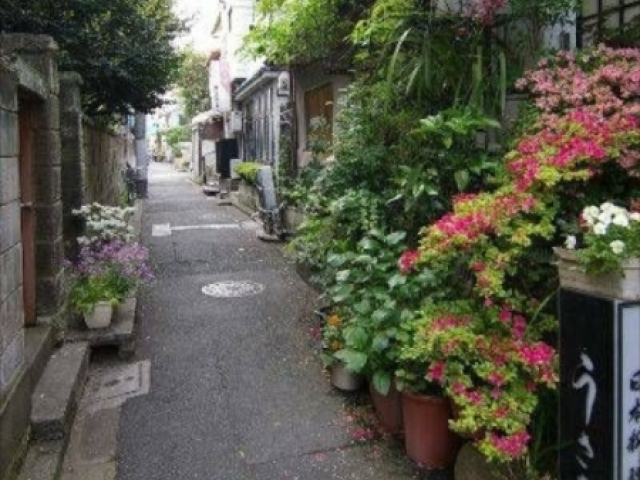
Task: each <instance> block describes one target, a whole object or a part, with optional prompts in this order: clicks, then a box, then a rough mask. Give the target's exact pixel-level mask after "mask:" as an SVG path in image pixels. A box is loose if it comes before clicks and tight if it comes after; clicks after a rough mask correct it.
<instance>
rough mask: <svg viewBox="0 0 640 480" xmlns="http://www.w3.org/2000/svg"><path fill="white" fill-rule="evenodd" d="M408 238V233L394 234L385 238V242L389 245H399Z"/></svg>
mask: <svg viewBox="0 0 640 480" xmlns="http://www.w3.org/2000/svg"><path fill="white" fill-rule="evenodd" d="M406 236H407V233H406V232H393V233H390V234H389V235H387V236H386V237H384V242H385V243H386V244H387V245H397V244H398V243H400V242H401V241H402V240H404V239H405V237H406Z"/></svg>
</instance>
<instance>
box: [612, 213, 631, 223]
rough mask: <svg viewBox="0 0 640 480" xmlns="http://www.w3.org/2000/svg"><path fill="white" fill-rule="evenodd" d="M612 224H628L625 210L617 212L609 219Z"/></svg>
mask: <svg viewBox="0 0 640 480" xmlns="http://www.w3.org/2000/svg"><path fill="white" fill-rule="evenodd" d="M611 222H612V223H613V224H614V225H619V226H621V227H628V226H629V217H628V216H627V214H626V212H624V211H622V213H618V214H616V215H615V216H614V217H613V220H612V221H611Z"/></svg>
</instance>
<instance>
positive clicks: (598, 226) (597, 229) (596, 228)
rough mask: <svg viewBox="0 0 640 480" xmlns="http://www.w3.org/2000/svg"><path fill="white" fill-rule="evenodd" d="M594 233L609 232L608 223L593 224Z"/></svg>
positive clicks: (603, 233)
mask: <svg viewBox="0 0 640 480" xmlns="http://www.w3.org/2000/svg"><path fill="white" fill-rule="evenodd" d="M593 233H595V234H596V235H605V234H606V233H607V225H605V224H604V223H596V224H595V225H594V226H593Z"/></svg>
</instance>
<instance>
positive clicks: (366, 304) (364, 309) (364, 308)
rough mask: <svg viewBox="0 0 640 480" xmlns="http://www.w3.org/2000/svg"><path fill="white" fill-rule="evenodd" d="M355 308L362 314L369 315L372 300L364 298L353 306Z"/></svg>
mask: <svg viewBox="0 0 640 480" xmlns="http://www.w3.org/2000/svg"><path fill="white" fill-rule="evenodd" d="M353 309H354V310H355V311H356V312H358V313H359V314H360V315H367V314H369V313H370V312H371V302H370V301H369V300H367V299H364V300H362V301H361V302H358V303H356V304H355V305H354V306H353Z"/></svg>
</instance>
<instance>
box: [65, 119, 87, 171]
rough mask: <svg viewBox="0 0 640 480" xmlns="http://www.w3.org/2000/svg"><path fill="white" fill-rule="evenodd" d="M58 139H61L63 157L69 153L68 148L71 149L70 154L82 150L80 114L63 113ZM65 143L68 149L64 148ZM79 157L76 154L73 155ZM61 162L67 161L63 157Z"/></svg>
mask: <svg viewBox="0 0 640 480" xmlns="http://www.w3.org/2000/svg"><path fill="white" fill-rule="evenodd" d="M60 137H61V138H62V151H63V155H64V156H66V154H67V153H68V152H69V150H68V149H69V148H73V150H72V151H71V152H80V151H82V148H83V128H82V113H81V112H75V111H71V112H66V111H65V112H63V113H62V114H61V116H60ZM65 142H66V144H67V145H69V146H68V147H65ZM75 155H76V156H79V154H78V153H75ZM62 161H63V162H67V161H68V160H67V159H66V158H64V157H63V159H62Z"/></svg>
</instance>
